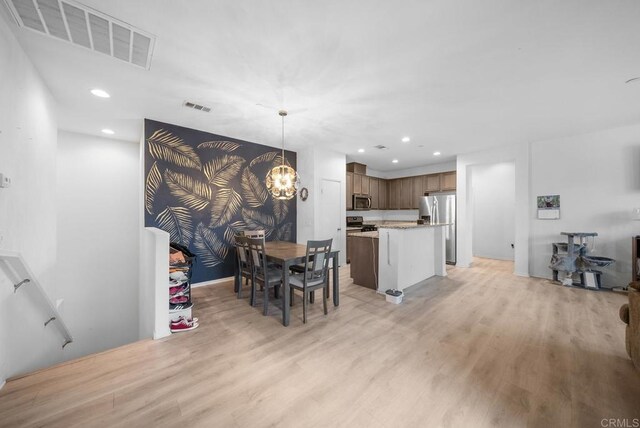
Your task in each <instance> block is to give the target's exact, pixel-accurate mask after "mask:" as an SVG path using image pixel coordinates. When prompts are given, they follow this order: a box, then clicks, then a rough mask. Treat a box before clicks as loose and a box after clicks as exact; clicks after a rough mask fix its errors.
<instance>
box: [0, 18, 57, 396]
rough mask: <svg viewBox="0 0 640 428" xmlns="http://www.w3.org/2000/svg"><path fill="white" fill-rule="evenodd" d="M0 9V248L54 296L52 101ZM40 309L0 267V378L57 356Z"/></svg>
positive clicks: (54, 339)
mask: <svg viewBox="0 0 640 428" xmlns="http://www.w3.org/2000/svg"><path fill="white" fill-rule="evenodd" d="M0 9H3V10H2V11H0V94H1V96H0V173H3V174H5V175H7V176H8V177H10V178H11V179H12V181H13V183H12V186H11V187H10V188H6V189H0V248H2V249H4V250H8V251H17V252H20V253H22V255H23V257H24V258H25V260H26V262H27V263H28V264H29V266H30V267H31V270H32V271H33V272H34V275H35V276H36V277H37V279H38V280H39V281H40V283H41V284H42V286H43V288H44V289H45V291H46V292H47V294H48V295H49V297H50V298H51V299H52V300H55V298H56V297H57V290H56V283H55V265H56V212H55V181H56V176H55V170H56V144H57V143H56V141H57V135H56V132H57V120H56V115H55V105H54V101H53V99H52V97H51V94H50V93H49V91H48V89H47V88H46V87H45V85H44V83H43V81H42V79H41V78H40V77H39V75H38V73H37V71H36V70H35V68H34V67H33V65H32V64H31V62H30V61H29V59H28V58H27V56H26V55H25V54H24V52H23V50H22V49H21V47H20V46H19V45H18V43H17V41H16V39H15V38H14V36H13V34H12V33H11V31H10V30H9V24H8V21H7V16H6V12H5V8H0ZM23 291H24V290H23ZM45 317H46V312H45V311H44V308H43V307H40V306H38V305H34V301H33V300H32V299H31V298H30V296H29V292H22V291H19V292H18V293H16V294H14V293H13V285H12V284H11V283H10V282H9V280H8V279H7V278H6V277H5V276H4V274H3V273H0V385H2V383H3V381H4V379H6V378H7V377H11V376H15V375H17V374H20V373H24V372H27V371H30V370H33V369H36V368H39V367H42V366H45V365H49V364H53V363H55V362H57V361H59V360H60V359H62V357H63V354H62V349H61V346H62V342H63V341H64V340H63V338H62V336H61V335H60V334H59V333H58V332H57V330H56V329H45V328H43V324H42V323H43V322H44V321H46V320H45V319H43V318H45Z"/></svg>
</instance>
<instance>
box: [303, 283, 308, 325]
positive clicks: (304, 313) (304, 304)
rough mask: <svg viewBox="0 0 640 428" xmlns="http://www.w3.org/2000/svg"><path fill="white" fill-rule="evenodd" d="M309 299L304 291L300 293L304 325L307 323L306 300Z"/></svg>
mask: <svg viewBox="0 0 640 428" xmlns="http://www.w3.org/2000/svg"><path fill="white" fill-rule="evenodd" d="M308 298H309V293H308V292H307V291H306V290H305V291H303V292H302V322H303V323H304V324H306V323H307V299H308Z"/></svg>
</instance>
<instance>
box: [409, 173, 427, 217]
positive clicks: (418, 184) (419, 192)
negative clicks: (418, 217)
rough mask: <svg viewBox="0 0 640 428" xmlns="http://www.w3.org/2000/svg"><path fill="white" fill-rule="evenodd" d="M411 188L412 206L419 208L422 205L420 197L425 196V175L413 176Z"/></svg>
mask: <svg viewBox="0 0 640 428" xmlns="http://www.w3.org/2000/svg"><path fill="white" fill-rule="evenodd" d="M411 189H412V192H413V197H412V198H411V208H413V209H418V208H419V207H420V197H421V196H424V176H422V175H420V176H417V177H411Z"/></svg>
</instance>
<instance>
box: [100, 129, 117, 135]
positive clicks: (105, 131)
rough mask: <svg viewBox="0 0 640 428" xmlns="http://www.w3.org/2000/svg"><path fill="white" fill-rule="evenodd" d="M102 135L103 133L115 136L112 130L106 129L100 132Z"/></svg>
mask: <svg viewBox="0 0 640 428" xmlns="http://www.w3.org/2000/svg"><path fill="white" fill-rule="evenodd" d="M102 133H103V134H107V135H113V134H115V132H113V130H111V129H108V128H105V129H103V130H102Z"/></svg>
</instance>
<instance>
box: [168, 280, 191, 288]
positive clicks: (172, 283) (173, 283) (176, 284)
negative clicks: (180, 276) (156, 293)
mask: <svg viewBox="0 0 640 428" xmlns="http://www.w3.org/2000/svg"><path fill="white" fill-rule="evenodd" d="M186 283H187V280H186V279H185V280H184V281H176V280H175V279H169V287H180V286H182V285H184V284H186Z"/></svg>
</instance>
